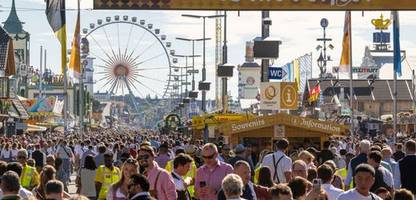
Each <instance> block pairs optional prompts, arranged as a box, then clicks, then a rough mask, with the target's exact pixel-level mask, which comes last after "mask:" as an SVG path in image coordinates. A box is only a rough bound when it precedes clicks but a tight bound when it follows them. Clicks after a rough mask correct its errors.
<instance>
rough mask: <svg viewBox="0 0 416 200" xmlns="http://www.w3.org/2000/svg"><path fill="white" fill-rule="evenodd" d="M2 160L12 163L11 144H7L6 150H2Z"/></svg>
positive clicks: (0, 156)
mask: <svg viewBox="0 0 416 200" xmlns="http://www.w3.org/2000/svg"><path fill="white" fill-rule="evenodd" d="M0 158H1V160H3V161H6V162H10V161H11V160H12V150H11V149H10V144H9V143H7V144H6V145H5V146H4V148H3V149H2V150H1V155H0Z"/></svg>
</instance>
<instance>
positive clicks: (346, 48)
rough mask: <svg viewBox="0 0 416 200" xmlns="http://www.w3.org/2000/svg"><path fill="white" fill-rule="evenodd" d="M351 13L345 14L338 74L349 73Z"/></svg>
mask: <svg viewBox="0 0 416 200" xmlns="http://www.w3.org/2000/svg"><path fill="white" fill-rule="evenodd" d="M350 56H351V11H346V12H345V23H344V39H343V40H342V54H341V61H340V63H339V72H349V71H350V67H351V65H352V63H350V61H351V58H350Z"/></svg>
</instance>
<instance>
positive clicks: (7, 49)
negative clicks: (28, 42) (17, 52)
mask: <svg viewBox="0 0 416 200" xmlns="http://www.w3.org/2000/svg"><path fill="white" fill-rule="evenodd" d="M0 70H4V75H5V76H11V75H14V74H16V64H15V61H14V48H13V40H12V38H11V37H10V36H9V34H7V32H6V31H5V30H4V29H3V28H1V27H0Z"/></svg>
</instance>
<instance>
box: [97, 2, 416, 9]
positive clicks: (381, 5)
mask: <svg viewBox="0 0 416 200" xmlns="http://www.w3.org/2000/svg"><path fill="white" fill-rule="evenodd" d="M94 9H114V10H117V9H120V10H124V9H131V10H154V9H157V10H265V9H267V10H416V1H415V0H267V1H265V0H94Z"/></svg>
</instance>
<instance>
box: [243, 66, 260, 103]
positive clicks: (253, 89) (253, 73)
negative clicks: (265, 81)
mask: <svg viewBox="0 0 416 200" xmlns="http://www.w3.org/2000/svg"><path fill="white" fill-rule="evenodd" d="M239 72H240V78H239V84H238V85H239V90H240V91H239V92H241V93H240V94H239V96H240V98H241V99H255V98H256V97H257V95H258V94H259V88H260V82H261V77H260V68H239Z"/></svg>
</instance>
